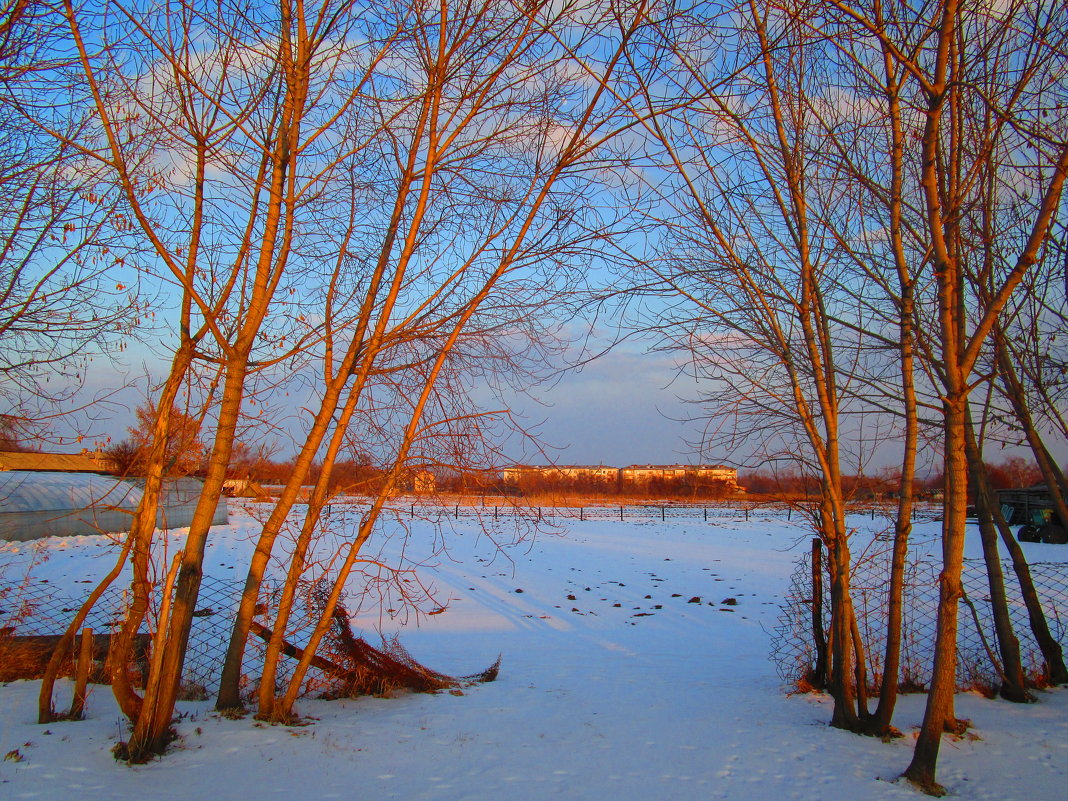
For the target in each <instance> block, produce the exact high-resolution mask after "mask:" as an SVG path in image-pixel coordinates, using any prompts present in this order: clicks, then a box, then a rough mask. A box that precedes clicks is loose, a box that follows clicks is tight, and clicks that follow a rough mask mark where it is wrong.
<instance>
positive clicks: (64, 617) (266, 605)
mask: <svg viewBox="0 0 1068 801" xmlns="http://www.w3.org/2000/svg"><path fill="white" fill-rule="evenodd" d="M86 584H89V583H88V582H86ZM243 587H244V583H243V582H236V581H233V580H227V579H218V578H212V577H205V578H204V579H203V581H202V583H201V586H200V594H199V597H198V600H197V609H196V611H195V612H194V615H193V624H192V629H191V631H190V635H189V644H188V646H187V650H186V658H185V666H184V670H183V674H182V697H183V698H185V699H188V700H201V699H205V698H207V697H208V696H209V694H210V693H213V692H214V690H215V688H216V687H217V685H218V681H219V677H220V674H221V672H222V665H223V660H224V658H225V656H226V648H227V645H228V643H229V639H230V629H231V626H232V624H233V620H234V616H235V614H236V612H237V607H238V605H239V603H240V601H241V591H242V589H243ZM90 589H91V584H89V586H86V591H85V593H84V595H77V594H73V593H56V592H55V591H54V588H53V587H52V586H51V585H50V584H49V583H48V581H47V580H42V581H36V582H35V581H23V582H21V583H19V584H0V637H15V636H57V635H60V634H62V633H63V632H64V630H65V629H66V627H67V626H68V625H69V623H70V621H71V620H72V619H73V617H74V615H75V613H77V611H78V609H79V608H80V607H81V604H82V602H83V601H84V600H85V599H86V597H88V594H89V591H90ZM281 592H282V588H281V584H280V583H272V582H265V583H264V586H263V587H262V588H261V590H260V596H259V603H260V606H259V609H260V612H261V614H259V615H257V619H260V620H266V621H270V620H273V618H274V611H275V609H276V608H277V605H278V598H279V597H280V595H281ZM158 601H159V598H158V597H154V598H153V602H154V603H156V604H158ZM344 602H345V598H344V597H343V598H342V604H344ZM128 604H129V588H128V587H126V588H120V587H115V588H112V589H109V590H107V591H105V593H104V594H103V595H102V596H101V598H100V600H99V601H98V602H97V603H96V605H95V606H94V607H93V609H92V610H91V611H90V612H89V615H88V617H87V618H86V620H85V623H84V624H83V626H88V627H90V628H92V629H93V631H94V633H97V634H111V633H113V632H115V631H117V629H118V627H119V626H120V625H122V621H123V616H124V614H125V611H126V608H127V606H128ZM321 611H322V596H321V593H317V592H316V586H315V584H313V583H311V582H307V583H304V584H303V585H302V586H301V587H300V589H299V590H298V593H297V600H296V601H295V608H294V612H293V615H292V619H291V622H290V625H289V627H288V629H287V636H286V639H287V641H289V642H291V643H293V644H295V645H297V646H298V647H300V646H302V645H303V644H304V643H305V642H306V641H307V637H306V634H307V633H309V632H310V630H311V628H312V627H313V626H314V624H315V622H316V620H317V619H318V617H319V613H320V612H321ZM263 613H266V614H263ZM156 621H157V616H156V609H155V608H153V609H151V610H150V613H149V615H148V616H147V619H146V622H145V623H144V624H142V627H141V633H151V632H153V631H154V630H155V627H156ZM266 646H267V644H266V643H265V642H264V641H263V640H262V639H260V638H259V637H256V636H255V635H250V636H249V640H248V645H247V646H246V648H245V657H244V662H243V673H244V676H245V678H244V679H243V682H244V687H243V693H244V695H245V696H246V697H248V698H249V699H251V698H252V696H253V695H254V693H255V692H256V687H255V686H254V684H253V679H252V678H251V677H256V676H259V675H260V673H261V670H262V667H263V657H264V652H265V651H266ZM328 647H329V644H328V643H325V642H324V648H328ZM294 666H295V665H294V662H293V660H291V659H283V660H282V662H281V664H280V665H279V676H278V683H279V686H284V683H285V682H288V680H289V678H290V676H291V675H292V671H293V668H294ZM336 683H337V679H336V678H335V677H331V676H328V675H326V674H325V673H324V672H323V671H321V670H319V669H318V668H316V667H312V668H310V669H309V672H308V676H307V679H306V680H305V682H304V685H303V688H302V695H316V694H320V693H329V692H331V691H332V690H333V689H334V686H335V684H336Z"/></svg>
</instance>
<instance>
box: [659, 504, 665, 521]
mask: <svg viewBox="0 0 1068 801" xmlns="http://www.w3.org/2000/svg"><path fill="white" fill-rule="evenodd" d="M660 519H661V520H663V519H664V507H663V506H661V507H660Z"/></svg>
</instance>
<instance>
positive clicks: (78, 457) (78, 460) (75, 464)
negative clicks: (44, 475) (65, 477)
mask: <svg viewBox="0 0 1068 801" xmlns="http://www.w3.org/2000/svg"><path fill="white" fill-rule="evenodd" d="M112 468H113V465H112V464H111V460H110V459H108V458H106V457H104V456H100V455H98V454H95V453H90V452H88V451H83V452H82V453H32V452H20V451H0V470H2V471H7V470H33V471H36V472H43V471H47V472H60V471H61V472H64V473H107V472H110V471H111V469H112Z"/></svg>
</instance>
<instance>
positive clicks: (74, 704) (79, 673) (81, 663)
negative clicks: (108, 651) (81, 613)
mask: <svg viewBox="0 0 1068 801" xmlns="http://www.w3.org/2000/svg"><path fill="white" fill-rule="evenodd" d="M92 665H93V630H92V629H91V628H89V627H88V626H86V627H85V628H84V629H82V639H81V648H80V649H79V650H78V666H77V670H76V671H75V674H74V700H73V701H71V703H70V719H71V720H81V719H82V717H84V713H85V690H86V685H87V684H88V683H89V669H90V668H91V667H92Z"/></svg>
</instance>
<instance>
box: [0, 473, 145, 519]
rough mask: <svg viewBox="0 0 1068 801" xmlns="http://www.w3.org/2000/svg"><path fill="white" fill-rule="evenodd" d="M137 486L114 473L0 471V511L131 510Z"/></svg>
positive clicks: (136, 498)
mask: <svg viewBox="0 0 1068 801" xmlns="http://www.w3.org/2000/svg"><path fill="white" fill-rule="evenodd" d="M140 500H141V489H140V488H139V487H137V486H135V485H134V484H132V483H130V482H128V481H123V480H121V479H118V478H115V477H114V476H104V475H97V474H94V473H38V472H34V471H31V470H11V471H8V472H0V512H45V511H48V512H58V511H65V510H72V509H89V508H92V507H100V508H107V507H111V508H119V509H130V510H132V509H135V508H136V507H137V504H138V503H139V502H140Z"/></svg>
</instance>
